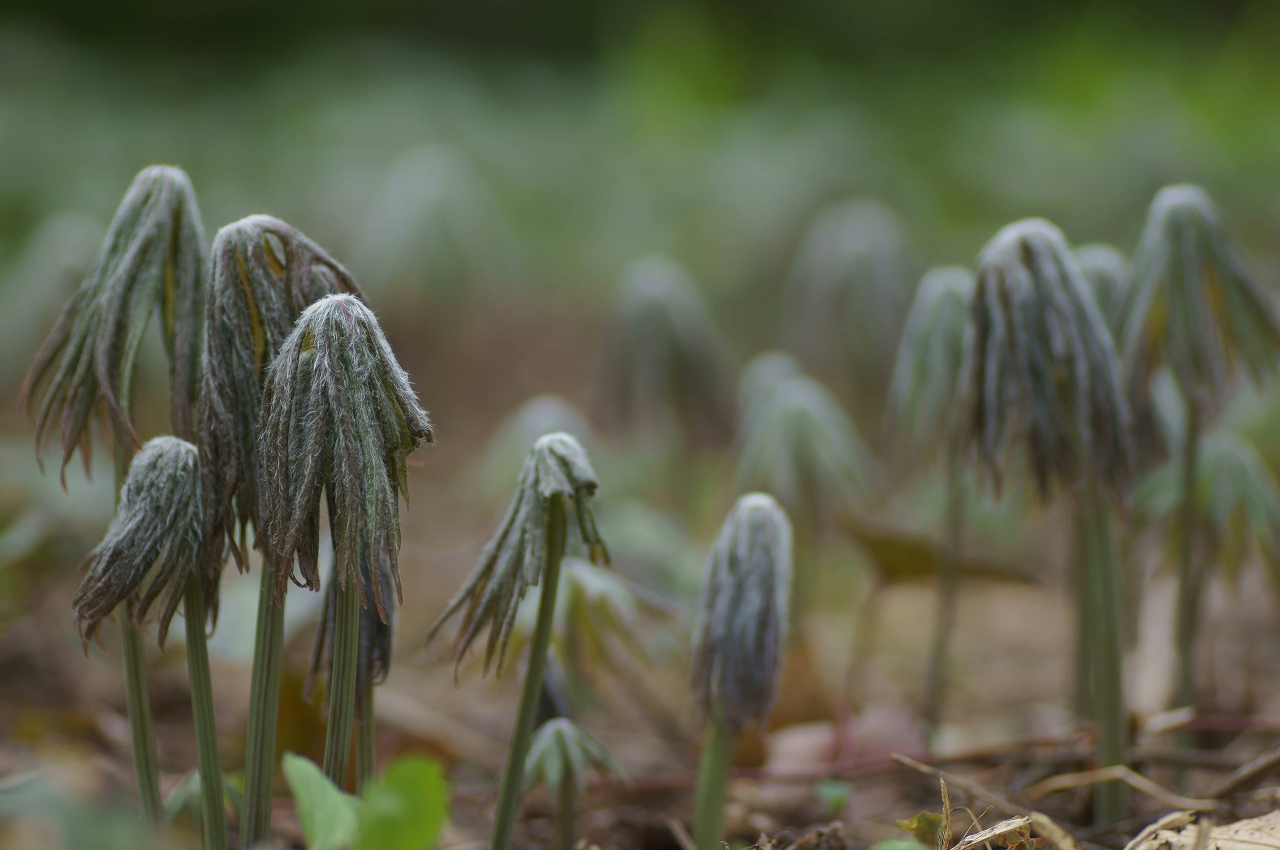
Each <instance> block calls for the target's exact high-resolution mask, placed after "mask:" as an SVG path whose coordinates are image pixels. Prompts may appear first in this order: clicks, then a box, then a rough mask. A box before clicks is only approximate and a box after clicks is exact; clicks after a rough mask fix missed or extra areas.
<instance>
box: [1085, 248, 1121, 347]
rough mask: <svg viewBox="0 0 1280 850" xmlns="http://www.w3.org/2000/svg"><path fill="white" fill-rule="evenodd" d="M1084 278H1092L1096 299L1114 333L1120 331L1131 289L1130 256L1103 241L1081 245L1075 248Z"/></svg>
mask: <svg viewBox="0 0 1280 850" xmlns="http://www.w3.org/2000/svg"><path fill="white" fill-rule="evenodd" d="M1072 253H1073V254H1075V255H1076V262H1077V263H1078V264H1079V265H1080V271H1082V272H1083V273H1084V279H1085V280H1087V281H1089V288H1090V289H1091V290H1092V291H1093V300H1094V301H1095V302H1097V304H1098V309H1099V310H1101V311H1102V317H1103V318H1104V319H1106V320H1107V328H1108V330H1110V331H1111V335H1112V337H1113V338H1114V337H1118V336H1119V334H1120V322H1121V319H1122V318H1123V316H1122V315H1121V312H1122V311H1123V309H1124V299H1125V296H1126V294H1127V293H1128V290H1129V283H1130V279H1129V278H1130V269H1129V259H1128V258H1127V257H1126V256H1125V255H1124V254H1122V253H1121V252H1120V249H1119V248H1116V247H1114V246H1112V245H1107V244H1104V243H1102V242H1094V243H1091V244H1089V245H1081V246H1080V247H1078V248H1076V249H1075V250H1074V251H1072Z"/></svg>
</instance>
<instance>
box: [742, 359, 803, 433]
mask: <svg viewBox="0 0 1280 850" xmlns="http://www.w3.org/2000/svg"><path fill="white" fill-rule="evenodd" d="M803 374H804V367H803V366H801V365H800V361H799V360H797V359H796V358H795V357H793V356H792V355H790V354H787V353H786V352H785V351H766V352H764V353H763V354H757V355H756V356H755V357H753V358H751V360H750V361H749V362H748V363H747V365H746V366H743V367H742V372H741V373H740V374H739V375H738V415H739V416H741V417H743V418H746V416H747V415H748V414H749V413H750V411H751V408H752V407H754V406H755V405H756V404H758V403H760V402H761V401H763V400H765V399H767V398H768V397H769V394H770V393H772V392H773V391H774V389H775V388H776V387H777V386H778V384H780V383H781V382H782V381H784V380H785V379H787V378H795V377H798V376H800V375H803Z"/></svg>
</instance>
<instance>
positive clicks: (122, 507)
mask: <svg viewBox="0 0 1280 850" xmlns="http://www.w3.org/2000/svg"><path fill="white" fill-rule="evenodd" d="M202 529H203V513H202V509H201V501H200V458H199V454H198V452H197V451H196V447H195V446H193V445H191V444H190V443H188V442H185V441H184V440H180V439H178V438H177V437H156V438H155V439H153V440H148V441H147V443H146V445H144V446H143V447H142V449H141V450H140V451H139V452H138V453H137V454H136V455H135V456H134V458H133V463H132V464H131V465H130V466H129V474H128V477H126V478H125V481H124V486H123V487H122V488H121V490H120V504H119V506H118V508H117V509H116V516H115V518H114V519H113V520H112V521H111V525H110V527H108V529H107V533H106V536H104V537H103V539H102V542H101V543H99V544H98V546H97V548H95V549H94V550H93V551H92V552H90V553H89V555H88V557H87V558H86V559H85V562H84V567H83V570H84V572H85V577H84V580H83V581H82V582H81V584H80V587H79V589H78V590H77V591H76V595H75V599H74V601H73V603H72V604H73V607H74V609H75V614H76V625H77V626H78V628H79V629H80V635H81V636H82V637H83V638H84V639H85V640H86V641H88V640H90V639H92V638H93V636H94V634H95V633H96V632H97V630H98V626H99V625H100V624H101V623H102V621H103V619H105V618H106V617H108V616H109V615H110V614H111V612H112V611H113V610H115V608H116V607H117V606H118V605H120V603H122V602H125V601H126V600H127V601H129V602H131V603H132V604H131V605H130V606H129V608H128V611H129V616H131V617H133V618H134V619H135V621H136V622H137V623H141V621H142V620H144V619H145V618H146V615H147V612H148V611H149V610H150V608H151V605H152V604H153V603H155V602H156V601H157V600H159V603H160V613H159V623H160V633H159V640H160V645H161V646H164V642H165V638H166V636H167V635H168V632H169V621H170V620H171V619H173V615H174V613H175V612H176V611H177V610H178V605H179V604H180V603H181V602H182V596H183V591H184V590H185V589H186V586H187V581H188V580H190V579H192V578H195V577H196V575H195V573H194V570H195V569H196V564H197V563H198V561H197V559H196V556H197V554H198V553H199V551H200V543H201V534H202ZM210 578H211V579H212V580H211V581H209V582H208V584H207V585H206V588H207V590H208V592H209V593H210V594H211V597H210V598H209V599H208V603H207V605H206V608H207V611H208V615H209V619H210V621H211V622H212V621H213V620H214V619H216V616H217V595H216V593H217V587H218V584H217V575H216V573H215V574H214V575H213V576H211V577H210Z"/></svg>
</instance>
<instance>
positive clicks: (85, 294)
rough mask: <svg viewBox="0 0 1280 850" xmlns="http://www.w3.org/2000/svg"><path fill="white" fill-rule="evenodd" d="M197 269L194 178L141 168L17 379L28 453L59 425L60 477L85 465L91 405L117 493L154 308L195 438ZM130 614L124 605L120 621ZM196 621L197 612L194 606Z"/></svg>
mask: <svg viewBox="0 0 1280 850" xmlns="http://www.w3.org/2000/svg"><path fill="white" fill-rule="evenodd" d="M204 274H205V245H204V229H203V227H202V225H201V223H200V212H199V209H198V207H197V205H196V196H195V190H194V189H192V187H191V181H190V180H189V179H188V178H187V175H186V174H185V173H184V172H183V171H182V170H181V169H178V168H171V167H169V166H151V167H149V168H146V169H143V170H142V171H141V172H140V173H139V174H138V175H137V177H135V178H134V180H133V183H132V184H131V185H130V186H129V189H128V191H127V192H126V193H125V196H124V200H123V201H121V203H120V207H119V208H118V209H117V210H116V214H115V217H114V218H113V219H112V221H111V225H110V227H109V228H108V229H107V234H106V237H105V239H104V240H103V242H102V247H101V249H100V250H99V252H98V257H97V260H96V261H95V262H94V265H93V268H92V269H91V270H90V272H89V274H88V276H87V277H86V278H85V279H84V282H83V283H82V284H81V285H80V288H79V289H78V290H77V291H76V293H75V295H73V296H72V297H71V300H70V301H69V302H68V303H67V305H66V307H65V308H64V309H63V311H62V314H61V315H60V316H59V317H58V320H57V323H56V324H55V325H54V328H53V330H52V331H51V332H50V333H49V336H48V338H47V339H46V340H45V342H44V344H43V345H42V346H41V348H40V350H39V352H38V353H37V354H36V356H35V360H34V362H33V363H32V364H31V369H30V371H29V372H28V373H27V377H26V380H25V381H24V383H23V386H22V392H21V396H20V403H21V404H22V405H23V406H25V407H26V408H27V411H28V413H30V411H31V406H32V403H33V401H34V400H35V396H36V395H37V394H38V393H39V392H40V391H41V389H42V388H43V389H44V397H43V400H42V401H41V403H40V406H39V413H38V414H37V415H36V419H35V430H36V457H37V459H40V458H41V457H42V455H43V448H44V445H45V442H46V440H47V439H48V437H49V435H50V434H51V433H52V432H54V431H55V430H56V431H57V433H58V434H59V436H60V439H61V446H60V448H61V466H60V468H61V470H62V472H63V478H62V480H63V485H64V486H65V484H66V477H65V470H66V466H67V464H68V462H69V461H70V460H71V456H72V454H73V453H74V452H75V450H76V449H77V448H79V449H80V453H81V457H82V459H83V460H84V465H85V469H86V471H87V470H88V469H89V465H90V452H91V450H92V448H91V447H92V442H91V437H90V426H89V423H90V419H91V417H92V416H93V414H94V412H95V411H98V412H100V413H102V414H103V415H102V417H101V420H100V421H101V422H102V423H103V431H104V432H103V434H102V437H103V440H104V442H106V443H107V445H108V446H109V448H110V449H111V451H112V453H113V455H114V460H115V484H116V490H117V492H118V491H119V490H120V488H121V486H122V485H123V483H124V478H125V473H126V471H127V470H128V468H129V460H130V458H131V457H132V455H133V452H134V449H135V447H136V445H137V437H136V436H135V434H134V429H133V381H134V373H135V372H136V366H137V359H138V351H139V349H140V347H141V345H142V341H143V339H144V338H145V336H146V332H147V326H148V324H149V323H150V321H151V317H152V315H154V314H156V313H159V315H160V322H161V331H162V333H161V337H162V339H163V343H164V348H165V353H166V355H167V356H168V359H169V386H170V393H169V402H170V421H171V425H172V427H173V429H174V432H175V433H176V434H178V435H179V436H180V437H184V438H186V439H192V437H193V411H192V407H193V403H194V399H195V397H196V378H197V374H198V369H199V362H200V351H201V346H202V338H203V337H202V331H203V325H202V324H201V317H202V314H203V311H204V297H205V278H204ZM55 363H56V364H57V365H56V367H55ZM42 466H43V464H42ZM132 616H133V615H132V614H131V613H130V612H128V611H126V612H124V619H125V620H126V621H127V620H130V619H132ZM196 619H198V620H200V621H201V622H203V617H201V616H198V615H197V617H196ZM122 635H123V643H124V664H125V682H126V694H127V699H128V714H129V725H130V732H131V735H132V748H133V759H134V770H135V773H136V775H137V779H138V793H139V796H140V799H141V801H142V810H143V814H144V815H145V816H146V817H147V818H148V819H149V820H151V821H157V820H159V818H160V787H159V770H158V768H157V766H156V750H155V739H154V736H153V733H152V728H151V708H150V702H149V698H148V693H147V681H146V680H147V677H146V666H145V660H144V652H143V644H142V637H141V634H140V633H139V632H138V631H136V630H134V629H130V628H125V629H122Z"/></svg>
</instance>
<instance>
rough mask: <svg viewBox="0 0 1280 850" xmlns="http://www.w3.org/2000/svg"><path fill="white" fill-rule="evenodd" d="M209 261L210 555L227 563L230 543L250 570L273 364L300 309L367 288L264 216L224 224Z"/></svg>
mask: <svg viewBox="0 0 1280 850" xmlns="http://www.w3.org/2000/svg"><path fill="white" fill-rule="evenodd" d="M212 265H213V272H212V275H211V278H210V285H209V306H208V310H207V312H206V319H205V321H206V332H205V371H204V376H203V379H202V385H201V393H200V406H199V422H200V455H201V463H202V465H203V468H204V487H205V493H206V497H205V513H206V523H207V525H208V533H207V535H206V539H205V554H204V557H205V559H206V560H208V561H210V562H211V563H216V564H218V565H219V566H220V565H221V564H222V563H223V562H224V561H225V560H226V553H227V549H228V548H230V549H231V553H232V555H233V556H234V557H235V560H236V565H237V566H238V567H239V568H240V569H241V570H244V569H246V568H247V566H248V565H247V563H246V558H245V556H246V553H245V552H244V551H243V550H244V544H243V538H244V532H245V527H246V526H247V525H248V524H249V523H250V522H253V523H254V527H255V528H260V523H259V520H260V519H261V518H260V517H259V516H258V515H257V510H258V446H257V434H258V414H259V411H260V409H261V406H262V384H263V380H264V379H265V376H266V372H267V367H268V366H270V365H271V362H272V361H273V360H275V358H276V355H277V354H278V353H279V351H280V347H281V346H282V345H284V341H285V339H286V338H287V337H288V336H289V332H290V331H291V330H293V325H294V323H295V322H296V321H297V319H298V316H299V315H301V313H302V311H303V310H305V309H306V308H307V307H308V306H310V305H311V304H313V303H315V302H316V301H318V300H319V299H321V298H323V297H325V296H326V295H337V294H340V293H348V294H352V295H356V296H360V288H359V287H358V286H357V285H356V282H355V280H353V279H352V277H351V275H350V274H348V273H347V270H346V269H344V268H343V267H342V266H340V265H339V264H338V263H337V261H336V260H334V259H333V258H332V257H330V256H329V255H328V254H327V253H325V251H324V249H322V248H321V247H320V246H318V245H316V244H315V243H314V242H312V241H311V240H310V239H308V238H307V237H306V236H304V235H303V234H302V233H301V232H300V231H299V230H297V229H296V228H294V227H292V226H290V225H289V224H286V223H285V222H283V221H281V220H280V219H278V218H272V217H271V216H267V215H251V216H249V217H247V218H243V219H241V220H240V221H237V222H234V223H232V224H228V225H227V226H226V227H224V228H222V229H221V230H219V231H218V234H217V236H215V237H214V240H213V264H212ZM237 532H239V536H240V538H241V542H240V544H239V545H237V544H236V540H235V537H236V534H237Z"/></svg>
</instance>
